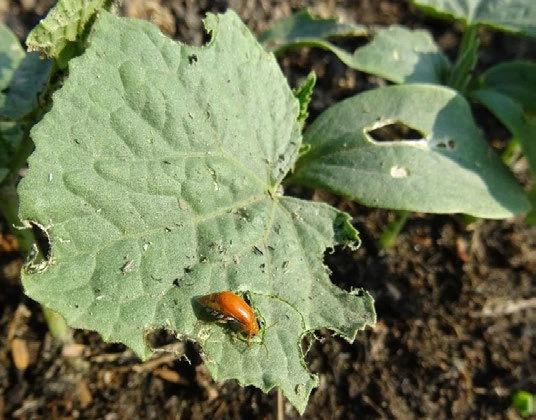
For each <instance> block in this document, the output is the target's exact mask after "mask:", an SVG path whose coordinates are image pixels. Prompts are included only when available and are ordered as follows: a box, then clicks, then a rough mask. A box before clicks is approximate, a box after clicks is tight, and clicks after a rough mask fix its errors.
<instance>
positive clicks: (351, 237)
mask: <svg viewBox="0 0 536 420" xmlns="http://www.w3.org/2000/svg"><path fill="white" fill-rule="evenodd" d="M205 24H206V27H207V29H208V31H210V32H211V33H212V39H211V41H210V42H209V43H208V44H207V45H205V46H203V47H201V48H196V47H190V46H187V45H182V44H177V43H175V42H173V41H171V40H170V39H168V38H166V37H165V36H164V35H162V34H161V33H160V32H159V31H158V29H157V28H156V27H155V26H153V25H152V24H149V23H147V22H141V21H137V20H131V19H120V18H116V17H113V16H112V15H110V14H108V13H106V12H102V13H100V14H99V17H98V19H97V21H96V23H95V25H94V28H93V31H92V33H91V35H90V39H89V41H90V42H89V47H88V49H87V50H86V52H85V53H84V54H83V55H81V56H80V57H78V58H75V59H73V60H71V62H70V63H69V78H68V79H67V81H66V82H65V84H64V86H63V88H62V89H61V90H59V91H58V92H57V93H56V94H55V97H54V104H53V107H52V109H51V111H50V112H49V113H48V114H47V115H46V116H45V117H44V118H43V120H42V121H41V122H40V123H39V124H38V125H37V126H36V127H35V128H34V130H33V131H32V137H33V139H34V141H35V144H36V150H35V152H34V154H33V155H32V156H31V157H30V160H29V171H28V174H27V176H26V177H25V178H24V179H23V181H22V182H21V185H20V187H19V193H20V198H21V203H20V217H21V219H22V220H28V221H32V222H33V223H36V224H38V225H39V226H41V227H42V229H43V230H44V231H45V232H46V234H47V235H48V237H49V240H50V245H51V251H50V255H49V256H48V257H47V258H46V259H45V260H44V261H42V262H41V264H34V265H32V266H29V267H28V268H27V269H26V270H25V271H24V272H23V275H22V280H23V285H24V287H25V291H26V293H27V294H28V295H29V296H30V297H32V298H34V299H36V300H38V301H39V302H41V303H42V304H43V305H45V306H47V307H49V308H51V309H53V310H55V311H57V312H58V313H60V314H61V315H62V316H63V317H64V318H65V319H66V320H67V322H68V323H69V324H70V325H72V326H74V327H80V328H87V329H93V330H96V331H98V332H100V333H101V334H102V336H103V338H104V339H105V340H107V341H120V342H123V343H125V344H127V345H128V346H130V347H131V348H132V349H133V350H134V351H135V352H136V353H138V354H139V355H140V356H142V357H148V356H149V355H150V354H151V352H152V349H149V348H148V346H147V344H146V341H145V336H146V334H147V333H149V332H151V331H153V330H159V329H166V330H170V331H173V332H174V333H175V334H177V335H178V336H179V337H182V338H184V339H192V340H195V341H197V342H198V343H199V344H200V345H201V347H202V350H203V356H204V359H205V360H206V362H207V366H208V368H209V370H210V372H211V373H212V374H213V376H214V378H215V379H216V380H222V379H227V378H236V379H238V380H239V381H240V383H242V384H244V385H247V384H253V385H255V386H257V387H259V388H261V389H263V390H265V391H267V390H269V389H271V388H273V387H274V386H280V387H281V388H282V389H283V392H284V393H285V395H286V396H287V397H288V399H289V400H290V401H291V402H292V404H294V405H295V406H296V408H297V409H298V410H299V411H300V412H303V410H304V408H305V404H306V402H307V399H308V396H309V393H310V391H311V389H312V387H314V386H315V385H316V384H317V379H316V377H315V376H314V375H312V374H311V373H310V372H309V371H308V370H307V368H306V366H305V364H304V361H303V355H302V352H301V349H300V340H301V339H302V337H303V336H304V335H306V334H308V333H309V332H311V331H313V330H315V329H318V328H322V327H326V328H330V329H332V330H334V331H335V332H336V333H337V334H340V335H341V336H343V337H345V338H346V339H347V340H350V341H351V340H353V339H354V338H355V336H356V333H357V331H358V330H360V329H363V328H364V327H365V326H366V325H372V324H373V323H374V322H375V313H374V308H373V300H372V298H371V297H370V295H368V294H367V293H366V292H362V291H360V292H357V291H356V292H355V293H347V292H345V291H343V290H341V289H339V288H338V287H336V286H334V285H333V284H332V283H331V282H330V280H329V275H328V274H329V273H328V269H327V268H326V267H325V266H324V265H323V263H322V258H323V252H324V251H325V249H326V248H331V247H333V246H334V245H336V244H339V245H347V246H353V245H355V244H356V243H357V242H358V240H359V239H358V236H357V232H356V231H355V229H354V228H353V227H352V226H351V224H350V220H349V216H348V215H347V214H345V213H341V212H339V211H337V210H335V209H333V208H331V207H329V206H327V205H325V204H319V203H313V202H306V201H302V200H299V199H295V198H290V197H283V196H280V195H279V193H278V191H279V186H280V183H281V180H282V179H283V177H285V175H286V174H287V172H288V171H289V169H290V168H291V167H292V166H293V164H294V161H295V159H296V157H297V155H298V152H299V149H300V144H301V136H300V122H299V121H298V117H299V114H300V106H299V101H298V100H297V99H296V98H295V96H294V95H293V93H292V91H291V90H290V88H289V87H288V85H287V83H286V80H285V78H284V76H283V75H282V73H281V71H280V69H279V67H278V65H277V62H276V61H275V59H274V57H273V56H272V55H271V54H267V53H266V52H265V51H264V49H263V48H262V47H261V46H260V45H259V44H258V43H257V42H256V41H255V39H254V38H253V37H252V35H251V34H250V32H249V31H248V29H247V28H246V27H245V26H244V25H243V24H242V23H241V22H240V20H239V18H238V17H237V16H236V15H235V14H234V13H232V12H227V13H226V14H225V15H217V16H214V15H209V16H208V17H207V19H206V22H205ZM222 290H232V291H235V292H239V293H245V294H246V295H247V296H248V297H249V300H250V302H251V305H252V307H253V308H254V310H255V311H256V314H257V316H258V319H259V320H260V322H261V333H260V336H259V337H255V338H254V339H253V342H252V343H251V348H249V347H248V344H247V343H246V342H244V341H242V340H240V339H239V338H237V337H236V334H235V332H234V331H233V330H232V329H231V328H230V326H229V325H221V324H206V323H204V322H203V319H204V314H205V311H204V310H203V308H201V307H199V305H198V304H197V300H196V297H198V296H200V295H205V294H208V293H213V292H218V291H222ZM263 344H264V345H263Z"/></svg>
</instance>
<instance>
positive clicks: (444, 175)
mask: <svg viewBox="0 0 536 420" xmlns="http://www.w3.org/2000/svg"><path fill="white" fill-rule="evenodd" d="M393 123H402V124H404V125H405V126H408V127H410V128H413V129H415V130H417V131H418V132H419V133H421V134H422V139H413V140H404V139H403V138H397V139H393V140H392V141H376V140H374V139H373V137H372V136H371V135H370V134H369V133H370V132H371V130H374V129H377V128H380V127H384V126H389V125H390V124H393ZM304 143H305V144H309V145H310V151H309V153H307V154H305V155H303V156H302V157H301V158H300V160H299V161H298V163H297V165H296V169H295V172H294V175H293V176H292V178H291V179H290V182H292V181H294V182H299V183H303V184H306V185H309V186H313V187H320V188H325V189H328V190H331V191H335V192H337V193H339V194H342V195H345V196H348V197H350V198H352V199H354V200H356V201H358V202H361V203H364V204H366V205H370V206H375V207H385V208H393V209H401V210H412V211H420V212H429V213H458V212H460V213H468V214H471V215H474V216H477V217H489V218H504V217H509V216H512V215H515V214H519V213H521V212H524V211H527V210H528V209H529V208H530V204H529V202H528V200H527V198H526V197H525V194H524V193H523V190H522V189H521V187H520V186H519V185H518V184H517V182H516V181H515V179H514V177H513V176H512V175H511V174H510V173H509V172H508V170H507V169H506V167H505V166H504V165H503V164H502V162H501V161H500V159H499V158H498V156H496V155H495V153H493V152H492V151H491V150H489V149H488V146H487V145H486V143H485V142H484V141H483V140H482V138H481V136H480V134H479V131H478V129H477V127H476V126H475V123H474V121H473V119H472V117H471V112H470V110H469V106H468V104H467V102H466V101H465V100H464V99H463V97H461V96H460V95H459V94H458V93H456V92H455V91H453V90H451V89H447V88H443V87H439V86H434V85H416V84H415V85H405V86H391V87H387V88H382V89H376V90H373V91H368V92H365V93H362V94H360V95H357V96H354V97H352V98H349V99H347V100H345V101H342V102H340V103H338V104H337V105H335V106H333V107H331V108H329V109H328V110H327V111H325V112H324V113H323V114H321V115H320V116H319V117H318V118H317V120H316V121H315V122H314V123H313V124H312V125H311V127H310V128H309V129H308V130H307V131H306V133H305V137H304Z"/></svg>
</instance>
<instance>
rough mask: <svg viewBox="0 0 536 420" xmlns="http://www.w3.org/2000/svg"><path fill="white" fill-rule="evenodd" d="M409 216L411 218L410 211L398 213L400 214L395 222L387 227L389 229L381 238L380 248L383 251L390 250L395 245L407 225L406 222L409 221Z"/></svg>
mask: <svg viewBox="0 0 536 420" xmlns="http://www.w3.org/2000/svg"><path fill="white" fill-rule="evenodd" d="M408 216H409V211H407V210H399V211H398V214H397V217H396V218H395V220H393V221H392V222H391V223H389V226H387V229H385V230H384V231H383V233H382V234H381V236H380V240H379V246H380V248H381V249H386V248H389V247H391V246H392V245H393V244H394V242H395V241H396V238H397V237H398V235H399V233H400V231H401V230H402V228H403V227H404V225H405V224H406V220H407V219H408Z"/></svg>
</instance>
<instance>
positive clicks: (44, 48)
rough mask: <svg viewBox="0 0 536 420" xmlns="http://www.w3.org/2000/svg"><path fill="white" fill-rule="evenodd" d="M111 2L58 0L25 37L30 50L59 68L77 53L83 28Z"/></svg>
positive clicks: (104, 0)
mask: <svg viewBox="0 0 536 420" xmlns="http://www.w3.org/2000/svg"><path fill="white" fill-rule="evenodd" d="M110 5H111V0H59V1H58V3H57V4H56V5H55V6H54V7H53V8H52V9H51V10H50V12H49V13H48V15H47V17H46V18H45V19H43V20H42V21H41V22H40V23H39V25H37V26H36V27H35V28H34V29H33V30H32V31H31V32H30V34H29V35H28V38H27V39H26V44H27V45H28V50H29V51H38V52H40V53H42V54H45V55H46V56H47V57H51V58H55V59H56V60H57V63H58V65H59V66H60V68H63V67H65V66H66V65H67V62H68V60H69V59H70V58H71V57H73V56H74V55H76V54H77V52H78V47H77V46H76V43H77V42H78V41H79V40H80V37H81V35H82V34H83V32H84V27H85V25H86V24H87V23H88V22H89V21H90V20H91V19H92V18H93V17H94V16H95V14H96V13H97V12H98V11H99V10H100V9H102V8H108V7H110Z"/></svg>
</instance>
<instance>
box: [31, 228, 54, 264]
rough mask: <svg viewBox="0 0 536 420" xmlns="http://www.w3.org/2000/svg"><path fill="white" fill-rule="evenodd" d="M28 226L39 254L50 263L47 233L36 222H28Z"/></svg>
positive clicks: (49, 246)
mask: <svg viewBox="0 0 536 420" xmlns="http://www.w3.org/2000/svg"><path fill="white" fill-rule="evenodd" d="M30 225H31V226H32V232H33V234H34V237H35V242H36V245H37V248H38V250H39V252H40V253H41V255H42V257H43V259H44V260H45V261H50V257H51V249H52V247H51V245H50V237H49V236H48V232H47V231H46V229H45V227H44V226H43V225H40V224H39V223H37V222H34V221H30Z"/></svg>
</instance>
